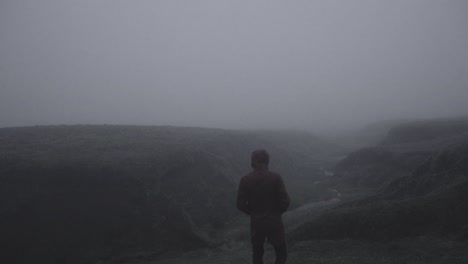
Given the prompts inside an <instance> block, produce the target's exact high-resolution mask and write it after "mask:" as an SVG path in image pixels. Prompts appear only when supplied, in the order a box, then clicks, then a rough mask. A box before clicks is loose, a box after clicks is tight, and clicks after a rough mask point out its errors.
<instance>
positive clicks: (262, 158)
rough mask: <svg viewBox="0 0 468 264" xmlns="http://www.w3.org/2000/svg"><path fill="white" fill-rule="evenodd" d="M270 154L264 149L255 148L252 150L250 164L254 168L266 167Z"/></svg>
mask: <svg viewBox="0 0 468 264" xmlns="http://www.w3.org/2000/svg"><path fill="white" fill-rule="evenodd" d="M269 162H270V155H269V154H268V152H267V151H266V150H264V149H257V150H254V151H253V152H252V161H251V166H252V168H254V169H261V168H268V163H269Z"/></svg>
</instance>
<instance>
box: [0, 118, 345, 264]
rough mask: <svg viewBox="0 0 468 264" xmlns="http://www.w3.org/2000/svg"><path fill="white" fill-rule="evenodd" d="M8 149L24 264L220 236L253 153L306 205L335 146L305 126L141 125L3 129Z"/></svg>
mask: <svg viewBox="0 0 468 264" xmlns="http://www.w3.org/2000/svg"><path fill="white" fill-rule="evenodd" d="M0 145H1V146H2V148H1V149H0V181H1V183H2V184H1V185H0V214H1V217H0V229H1V230H0V232H1V233H2V236H1V237H0V244H1V248H2V255H4V256H8V257H9V258H10V259H11V260H12V261H13V262H18V263H25V262H41V261H45V262H48V263H95V262H96V261H97V260H103V261H104V260H107V259H109V258H112V257H113V256H116V255H122V254H132V252H133V253H135V252H150V254H152V255H158V254H159V253H162V252H168V251H171V250H187V249H193V248H199V247H205V246H207V245H213V244H216V243H217V240H216V231H217V230H219V229H220V228H222V227H223V225H225V223H226V222H227V221H229V220H230V219H231V218H232V217H234V216H235V215H236V214H238V213H237V212H236V210H235V207H234V204H235V203H234V199H235V192H236V188H237V181H238V179H239V177H240V176H242V175H243V174H245V173H247V172H248V171H249V170H250V167H249V165H250V160H249V159H250V152H251V151H252V150H253V149H255V148H266V149H268V150H269V152H270V154H271V156H272V169H274V170H277V171H280V172H281V173H282V174H283V175H284V177H285V181H286V182H287V184H288V183H290V184H289V187H290V189H291V190H290V191H291V193H292V194H293V197H292V198H293V201H294V203H295V204H296V206H297V205H299V204H300V203H302V202H303V201H306V200H313V199H316V198H317V197H318V196H319V195H318V194H316V193H315V192H314V191H313V190H312V191H311V189H310V188H308V186H311V185H312V182H313V181H315V180H316V178H319V177H322V176H323V175H322V174H321V171H320V169H319V164H320V162H322V160H323V159H324V157H326V156H327V155H328V153H330V152H331V151H333V149H335V148H336V147H335V146H333V145H331V144H329V143H325V142H323V141H321V140H319V139H318V138H316V137H315V136H313V135H311V134H309V133H305V132H274V131H228V130H221V129H205V128H180V127H142V126H39V127H22V128H3V129H0ZM10 263H12V262H10Z"/></svg>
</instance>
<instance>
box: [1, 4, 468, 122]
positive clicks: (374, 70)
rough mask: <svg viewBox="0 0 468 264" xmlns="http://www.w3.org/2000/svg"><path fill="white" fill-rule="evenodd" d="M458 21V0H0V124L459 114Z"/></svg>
mask: <svg viewBox="0 0 468 264" xmlns="http://www.w3.org/2000/svg"><path fill="white" fill-rule="evenodd" d="M467 28H468V2H466V1H462V0H458V1H457V0H454V1H434V0H414V1H403V0H399V1H370V0H369V1H367V0H366V1H276V0H274V1H271V0H269V1H259V0H255V1H225V0H203V1H122V0H112V1H110V0H102V1H90V0H89V1H84V0H82V1H63V0H61V1H51V0H43V1H31V0H29V1H14V0H4V1H1V3H0V38H1V42H0V127H8V126H29V125H50V124H138V125H174V126H202V127H220V128H236V129H258V128H262V129H265V128H267V129H270V128H271V129H289V128H294V129H312V130H333V129H342V128H346V127H353V126H359V125H363V124H367V123H371V122H375V121H378V120H387V119H402V118H405V119H407V118H437V117H448V116H463V115H467V114H468V104H467V102H468V30H467Z"/></svg>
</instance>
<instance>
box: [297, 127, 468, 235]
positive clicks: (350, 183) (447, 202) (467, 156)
mask: <svg viewBox="0 0 468 264" xmlns="http://www.w3.org/2000/svg"><path fill="white" fill-rule="evenodd" d="M416 127H417V128H418V129H416ZM465 128H466V129H465ZM418 130H419V132H420V133H421V135H422V136H421V137H422V138H421V139H420V140H419V139H417V138H416V136H415V135H417V134H418V132H417V131H418ZM407 131H410V133H409V135H408V134H407ZM467 132H468V126H466V120H465V119H463V120H458V121H454V120H449V121H447V122H445V121H440V120H437V121H435V122H434V123H431V122H424V123H417V124H409V125H405V126H400V127H397V128H395V129H392V130H391V131H390V133H389V135H388V137H387V138H385V139H384V140H383V143H382V144H381V145H379V146H376V147H373V148H365V149H361V150H358V151H356V152H354V153H352V154H350V155H349V156H348V157H347V158H346V159H344V160H343V161H342V162H341V163H339V164H338V165H337V172H336V176H335V178H334V179H333V184H334V186H335V187H336V188H343V189H344V192H348V194H349V195H348V196H350V197H352V192H353V191H356V192H359V191H361V192H362V193H364V194H363V195H361V196H357V198H355V199H350V200H348V201H346V202H344V203H342V204H340V205H338V206H337V207H335V208H333V209H331V210H329V211H328V212H326V213H324V214H323V215H320V216H319V217H317V218H316V219H313V220H312V221H309V222H308V223H306V224H304V225H302V226H301V227H299V228H298V229H297V230H295V231H294V232H293V235H292V236H293V237H294V239H297V240H310V239H343V238H353V239H370V240H391V239H398V238H403V237H412V236H421V235H431V236H442V237H448V238H451V239H452V238H456V239H458V240H463V241H466V239H468V233H467V230H468V225H467V224H466V223H468V211H467V210H466V208H468V192H467V190H468V189H467V188H468V165H467V164H468V162H467V161H468V137H467V136H466V135H467V134H466V133H467ZM410 138H411V140H410ZM397 139H398V140H397ZM363 189H364V191H363Z"/></svg>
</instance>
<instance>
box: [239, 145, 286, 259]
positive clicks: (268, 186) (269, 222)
mask: <svg viewBox="0 0 468 264" xmlns="http://www.w3.org/2000/svg"><path fill="white" fill-rule="evenodd" d="M269 161H270V156H269V154H268V152H267V151H266V150H264V149H258V150H255V151H253V153H252V160H251V166H252V169H253V170H252V171H251V172H250V173H249V174H247V175H245V176H244V177H242V178H241V180H240V183H239V189H238V192H237V208H238V209H239V210H240V211H242V212H244V213H245V214H247V215H249V216H250V239H251V243H252V251H253V256H252V259H253V264H263V253H264V249H263V246H264V242H265V239H267V240H268V242H269V243H270V244H271V245H272V246H273V248H274V250H275V254H276V262H275V264H284V263H286V258H287V251H286V239H285V234H284V225H283V221H282V217H281V216H282V214H283V213H284V212H286V210H287V209H288V207H289V203H290V199H289V195H288V192H287V191H286V187H285V185H284V182H283V179H282V178H281V176H280V175H279V174H278V173H275V172H272V171H270V170H269V169H268V163H269Z"/></svg>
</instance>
